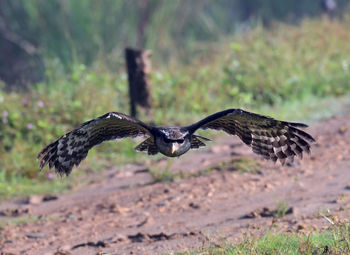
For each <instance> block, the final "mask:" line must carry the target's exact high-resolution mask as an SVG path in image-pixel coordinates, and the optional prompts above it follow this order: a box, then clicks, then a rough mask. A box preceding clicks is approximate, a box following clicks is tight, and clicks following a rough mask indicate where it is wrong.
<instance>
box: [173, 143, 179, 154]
mask: <svg viewBox="0 0 350 255" xmlns="http://www.w3.org/2000/svg"><path fill="white" fill-rule="evenodd" d="M178 149H179V144H178V143H173V144H172V145H171V154H174V152H175V151H177V150H178Z"/></svg>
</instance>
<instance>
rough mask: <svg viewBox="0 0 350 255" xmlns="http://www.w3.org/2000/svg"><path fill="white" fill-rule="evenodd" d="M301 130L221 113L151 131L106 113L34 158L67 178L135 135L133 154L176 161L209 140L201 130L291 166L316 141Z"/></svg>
mask: <svg viewBox="0 0 350 255" xmlns="http://www.w3.org/2000/svg"><path fill="white" fill-rule="evenodd" d="M305 127H307V126H306V125H305V124H302V123H293V122H286V121H278V120H275V119H273V118H270V117H266V116H263V115H259V114H255V113H251V112H247V111H243V110H241V109H228V110H225V111H221V112H218V113H215V114H212V115H210V116H208V117H206V118H204V119H203V120H200V121H199V122H196V123H194V124H192V125H189V126H183V127H156V126H151V125H148V124H145V123H144V122H142V121H140V120H138V119H135V118H132V117H130V116H128V115H125V114H123V113H118V112H110V113H107V114H105V115H103V116H100V117H98V118H96V119H93V120H90V121H88V122H86V123H83V124H82V125H81V126H80V127H78V128H76V129H75V130H73V131H71V132H69V133H67V134H65V135H63V136H62V137H61V138H59V139H58V140H57V141H55V142H53V143H52V144H50V145H48V146H47V147H45V148H44V149H43V150H42V151H41V152H40V153H39V155H38V159H40V168H41V169H42V168H43V167H44V166H45V165H46V164H49V167H50V168H52V167H54V168H55V169H56V172H58V173H59V174H66V175H69V174H70V172H71V171H72V168H73V167H74V166H78V165H79V163H80V162H81V161H82V160H83V159H84V158H85V157H86V156H87V154H88V151H89V150H90V149H91V148H92V147H93V146H95V145H98V144H100V143H102V142H103V141H108V140H115V139H122V138H127V137H131V138H135V137H139V136H143V137H146V140H144V141H143V142H142V143H141V144H139V145H138V146H136V148H135V150H136V151H143V152H147V153H148V154H149V155H154V154H157V153H158V152H159V153H162V154H164V155H165V156H168V157H178V156H181V155H182V154H184V153H186V152H187V151H188V150H190V149H197V148H200V147H203V146H205V143H204V142H205V141H208V140H209V139H207V138H205V137H201V136H198V135H195V134H194V133H195V131H196V130H198V129H199V128H201V129H214V130H222V131H224V132H226V133H228V134H230V135H237V136H238V137H239V138H240V139H241V140H242V141H243V142H244V143H245V144H247V145H249V146H250V147H252V149H253V152H255V153H257V154H259V155H262V156H263V157H264V158H265V159H271V160H273V161H276V160H277V159H279V160H280V161H281V163H282V164H284V163H285V161H286V159H289V160H291V161H293V160H294V157H295V156H299V157H300V158H302V155H303V152H307V153H309V152H310V144H309V142H314V141H315V140H314V139H313V138H312V136H311V135H309V134H307V133H306V132H304V131H302V130H300V128H305Z"/></svg>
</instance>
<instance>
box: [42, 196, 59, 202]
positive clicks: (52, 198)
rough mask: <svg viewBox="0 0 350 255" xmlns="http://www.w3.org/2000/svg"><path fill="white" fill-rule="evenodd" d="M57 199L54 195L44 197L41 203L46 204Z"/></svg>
mask: <svg viewBox="0 0 350 255" xmlns="http://www.w3.org/2000/svg"><path fill="white" fill-rule="evenodd" d="M57 199H58V196H56V195H50V194H48V195H45V196H44V197H43V198H42V201H43V202H47V201H51V200H57Z"/></svg>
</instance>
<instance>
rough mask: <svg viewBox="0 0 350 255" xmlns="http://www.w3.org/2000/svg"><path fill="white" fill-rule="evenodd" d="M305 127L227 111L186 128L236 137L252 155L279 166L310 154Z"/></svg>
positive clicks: (239, 111)
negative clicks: (250, 150) (220, 132)
mask: <svg viewBox="0 0 350 255" xmlns="http://www.w3.org/2000/svg"><path fill="white" fill-rule="evenodd" d="M305 127H307V125H305V124H302V123H293V122H286V121H279V120H275V119H273V118H270V117H266V116H263V115H259V114H255V113H251V112H247V111H243V110H241V109H229V110H225V111H222V112H217V113H215V114H213V115H210V116H208V117H206V118H205V119H203V120H201V121H199V122H197V123H195V124H193V125H191V126H188V129H189V130H190V131H191V132H194V131H195V130H197V129H198V128H202V129H215V130H222V131H225V132H226V133H228V134H230V135H237V136H238V137H239V138H240V139H241V140H242V141H243V142H244V143H245V144H247V145H249V146H251V147H252V149H253V152H255V153H257V154H259V155H262V156H263V157H264V158H265V159H271V160H273V161H276V160H277V159H279V160H280V161H281V163H282V164H284V163H285V161H286V159H287V158H289V159H290V160H291V161H293V160H294V157H295V156H299V157H300V158H302V155H303V152H307V153H309V152H310V144H309V142H314V141H315V140H314V138H313V137H312V136H311V135H309V134H308V133H306V132H304V131H302V130H300V129H299V128H305Z"/></svg>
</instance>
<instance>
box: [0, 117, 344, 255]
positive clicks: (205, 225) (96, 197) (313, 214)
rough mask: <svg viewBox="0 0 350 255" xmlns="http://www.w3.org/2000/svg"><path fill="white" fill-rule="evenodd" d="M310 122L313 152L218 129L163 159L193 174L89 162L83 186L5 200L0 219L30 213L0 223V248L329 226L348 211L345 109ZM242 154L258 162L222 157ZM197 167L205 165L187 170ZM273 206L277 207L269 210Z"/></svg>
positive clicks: (202, 239) (183, 243)
mask: <svg viewBox="0 0 350 255" xmlns="http://www.w3.org/2000/svg"><path fill="white" fill-rule="evenodd" d="M308 132H310V133H311V134H312V135H313V136H314V137H315V138H316V140H317V143H315V144H313V147H312V153H311V155H310V156H308V155H306V156H304V159H303V160H299V159H298V160H296V162H295V163H294V164H293V165H289V166H284V167H281V166H280V164H279V163H278V164H276V165H274V164H273V163H271V162H268V161H261V159H260V158H259V157H258V156H256V155H254V154H253V153H252V152H251V151H250V149H249V148H248V147H247V146H245V145H243V144H242V143H241V142H240V141H239V140H238V139H236V138H235V137H227V136H223V137H219V138H218V139H217V140H216V141H215V142H214V143H213V144H212V145H211V146H210V147H209V148H206V149H203V150H199V151H192V152H189V153H187V154H186V155H184V156H183V157H181V158H180V159H178V160H176V161H174V163H173V164H172V165H171V167H170V171H175V172H176V171H178V172H179V171H182V172H183V173H193V174H194V175H193V176H192V177H188V178H184V179H181V180H178V181H175V182H171V183H152V181H153V177H152V175H151V174H150V173H149V171H148V169H147V167H145V166H142V165H128V166H125V167H122V168H112V169H109V170H106V171H102V172H94V173H93V174H90V175H88V177H87V178H88V180H89V181H88V182H89V184H87V185H85V186H84V187H83V188H80V189H78V190H74V191H71V192H69V193H65V194H60V195H57V196H51V197H50V196H46V197H45V199H44V200H46V201H42V197H31V200H30V203H25V202H23V200H16V201H7V202H3V203H2V204H1V205H0V215H2V216H0V220H2V221H4V220H13V219H16V218H26V219H33V220H27V222H24V223H22V224H9V225H7V226H4V227H3V229H2V230H1V235H0V254H7V255H9V254H56V255H58V254H61V255H63V254H66V255H68V254H104V253H107V254H169V253H171V252H172V251H185V250H188V249H193V248H196V247H197V248H198V247H202V246H206V245H210V244H217V243H220V242H223V240H224V241H239V240H242V238H244V236H245V235H246V233H251V234H252V235H261V234H264V233H267V232H268V231H305V232H308V231H312V230H315V229H322V228H326V227H329V225H330V224H331V223H330V222H332V221H337V220H339V221H340V220H342V219H345V218H348V217H349V212H350V211H349V209H350V113H349V112H344V113H343V114H339V115H338V116H336V117H333V118H330V119H326V120H321V121H320V122H318V123H315V124H313V125H311V127H310V128H309V129H308ZM241 157H246V158H250V159H253V160H257V161H261V163H260V165H259V169H258V171H255V172H245V173H241V172H239V171H236V170H235V169H234V168H232V167H230V164H228V163H226V164H222V163H221V162H229V161H230V160H231V159H232V158H241ZM220 163H221V164H220ZM165 164H166V161H165V160H160V161H159V162H156V163H154V167H155V168H157V167H158V168H161V167H162V166H164V165H165ZM212 166H217V167H214V168H211V167H212ZM205 169H207V170H208V169H212V170H211V171H207V172H206V173H204V174H201V175H199V174H197V175H196V174H195V173H199V172H200V171H203V170H205ZM75 171H77V170H75ZM62 181H65V179H63V180H62ZM281 205H283V206H281ZM281 207H285V210H286V213H285V216H283V217H280V218H276V217H272V216H273V215H275V214H276V213H275V212H274V210H275V209H276V208H277V209H278V208H279V209H281ZM327 215H328V216H327Z"/></svg>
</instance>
